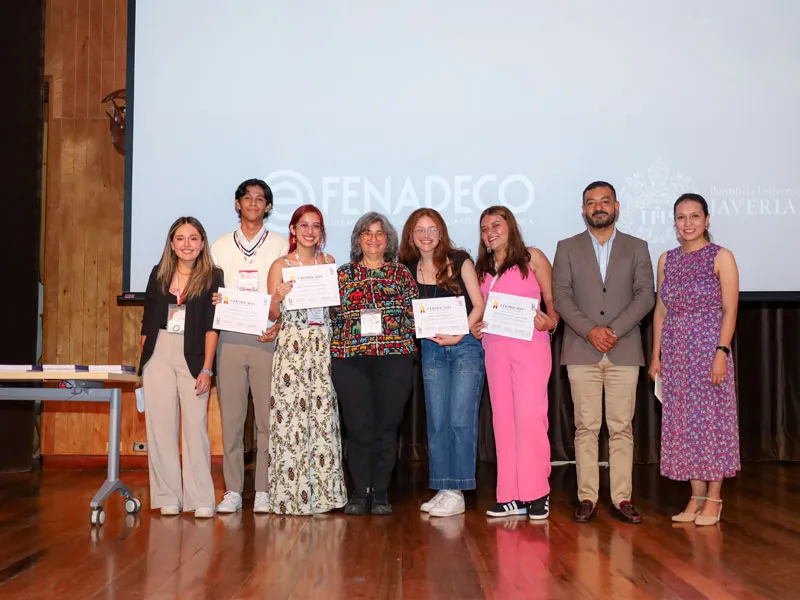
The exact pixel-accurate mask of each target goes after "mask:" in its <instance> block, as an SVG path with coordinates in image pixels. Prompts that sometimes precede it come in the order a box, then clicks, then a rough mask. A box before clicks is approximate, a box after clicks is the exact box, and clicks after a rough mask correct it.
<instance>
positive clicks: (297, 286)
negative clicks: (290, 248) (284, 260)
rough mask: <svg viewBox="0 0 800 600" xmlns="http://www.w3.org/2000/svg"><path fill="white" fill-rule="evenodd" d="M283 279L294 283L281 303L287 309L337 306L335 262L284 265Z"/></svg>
mask: <svg viewBox="0 0 800 600" xmlns="http://www.w3.org/2000/svg"><path fill="white" fill-rule="evenodd" d="M283 280H284V281H291V282H292V283H293V284H294V285H293V286H292V291H290V292H289V293H288V294H287V295H286V298H284V299H283V305H284V307H285V308H288V309H289V310H297V309H300V308H322V307H325V306H339V304H340V303H341V300H340V299H339V276H338V275H337V274H336V265H335V264H325V265H313V266H308V267H286V268H285V269H283Z"/></svg>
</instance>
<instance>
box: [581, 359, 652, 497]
mask: <svg viewBox="0 0 800 600" xmlns="http://www.w3.org/2000/svg"><path fill="white" fill-rule="evenodd" d="M567 373H568V374H569V383H570V388H571V390H572V402H573V404H574V406H575V464H576V467H577V469H576V470H577V473H578V500H579V501H581V502H582V501H583V500H590V501H591V502H594V503H595V504H596V503H597V496H598V493H599V488H600V470H599V467H598V464H597V455H598V439H599V437H600V426H601V425H602V424H603V390H604V389H605V394H606V401H605V407H606V426H607V427H608V463H609V467H610V473H609V479H610V483H611V501H612V502H613V503H614V506H616V507H619V503H620V502H623V501H626V500H627V501H630V499H631V494H632V488H633V484H632V481H631V478H632V475H633V414H634V411H635V409H636V384H637V382H638V380H639V367H637V366H620V365H615V364H614V363H612V362H611V361H609V360H608V358H607V357H606V356H603V359H602V360H601V361H600V362H599V363H595V364H593V365H568V366H567Z"/></svg>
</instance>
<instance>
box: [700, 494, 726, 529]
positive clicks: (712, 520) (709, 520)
mask: <svg viewBox="0 0 800 600" xmlns="http://www.w3.org/2000/svg"><path fill="white" fill-rule="evenodd" d="M706 500H708V501H709V502H716V503H717V504H720V505H722V500H718V499H717V498H706ZM721 515H722V506H720V507H719V512H718V513H717V516H716V517H703V516H700V515H699V514H698V515H697V518H696V519H695V520H694V524H695V525H716V524H717V523H719V518H720V516H721Z"/></svg>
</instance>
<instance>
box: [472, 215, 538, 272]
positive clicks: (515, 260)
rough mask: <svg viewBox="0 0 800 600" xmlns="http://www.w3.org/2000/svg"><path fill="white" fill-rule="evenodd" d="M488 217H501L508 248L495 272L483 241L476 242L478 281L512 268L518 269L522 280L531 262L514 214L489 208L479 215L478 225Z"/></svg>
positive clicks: (492, 259) (492, 258)
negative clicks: (506, 232)
mask: <svg viewBox="0 0 800 600" xmlns="http://www.w3.org/2000/svg"><path fill="white" fill-rule="evenodd" d="M489 215H496V216H498V217H502V218H503V220H505V222H506V224H507V225H508V248H506V258H505V260H504V261H503V264H502V265H499V268H498V269H497V270H495V266H494V255H493V254H491V253H489V251H488V250H487V249H486V247H485V246H484V245H483V239H481V240H479V242H478V262H477V263H475V270H476V271H477V272H478V280H479V281H480V280H482V279H483V277H484V275H492V276H494V275H502V274H503V273H505V272H506V271H508V270H509V269H510V268H512V267H517V268H519V272H520V274H521V275H522V278H523V279H525V278H527V277H528V271H529V269H528V262H529V261H530V260H531V253H530V252H528V248H526V247H525V242H524V241H523V239H522V233H521V232H520V230H519V225H518V224H517V219H516V217H514V213H512V212H511V211H510V210H508V209H507V208H506V207H505V206H490V207H489V208H487V209H486V210H484V211H483V212H482V213H481V218H480V219H479V220H478V223H480V222H481V221H483V219H484V217H486V216H489Z"/></svg>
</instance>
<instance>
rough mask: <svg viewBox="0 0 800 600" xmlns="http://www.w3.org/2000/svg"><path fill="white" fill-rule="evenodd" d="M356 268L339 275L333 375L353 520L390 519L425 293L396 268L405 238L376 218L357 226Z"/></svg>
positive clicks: (352, 253) (353, 255)
mask: <svg viewBox="0 0 800 600" xmlns="http://www.w3.org/2000/svg"><path fill="white" fill-rule="evenodd" d="M350 241H351V250H350V261H351V262H349V263H346V264H344V265H342V266H341V267H339V293H340V294H341V298H342V304H341V306H337V307H332V308H331V310H330V317H331V329H332V335H331V356H332V360H331V368H332V373H333V383H334V386H335V388H336V393H337V394H338V396H339V404H340V406H341V407H342V416H343V418H344V425H345V432H346V436H347V437H346V439H347V464H348V468H349V470H350V475H351V476H352V478H353V486H354V490H353V493H352V494H351V496H350V500H349V501H348V503H347V506H345V513H347V514H350V515H363V514H366V513H369V512H371V513H372V514H374V515H388V514H390V513H391V512H392V506H391V504H389V496H388V493H387V490H388V488H389V481H390V479H391V476H392V470H393V469H394V463H395V456H396V453H397V429H398V427H399V426H400V421H401V420H402V418H403V409H404V407H405V405H406V402H407V401H408V398H409V395H410V394H411V381H412V374H413V361H414V359H413V353H414V349H415V346H414V313H413V310H412V307H411V301H412V300H413V299H414V298H416V297H417V285H416V283H415V282H414V278H413V277H412V276H411V273H410V272H409V271H408V269H407V268H406V267H405V266H404V265H401V264H399V263H397V262H396V257H397V248H398V239H397V232H396V231H395V229H394V227H392V225H391V223H389V220H388V219H387V218H386V217H385V216H383V215H381V214H379V213H376V212H369V213H367V214H365V215H364V216H363V217H361V218H360V219H359V220H358V222H356V225H355V227H354V228H353V234H352V236H351V239H350Z"/></svg>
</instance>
